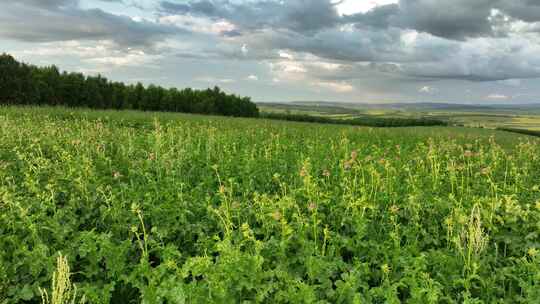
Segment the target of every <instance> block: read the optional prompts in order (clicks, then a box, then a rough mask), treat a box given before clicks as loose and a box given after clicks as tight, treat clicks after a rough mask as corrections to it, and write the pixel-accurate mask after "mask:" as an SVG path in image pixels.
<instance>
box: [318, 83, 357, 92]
mask: <svg viewBox="0 0 540 304" xmlns="http://www.w3.org/2000/svg"><path fill="white" fill-rule="evenodd" d="M312 85H313V86H316V87H321V88H324V89H328V90H331V91H334V92H337V93H350V92H353V91H354V87H353V86H352V85H351V84H350V83H347V82H345V81H341V82H333V81H318V82H313V83H312Z"/></svg>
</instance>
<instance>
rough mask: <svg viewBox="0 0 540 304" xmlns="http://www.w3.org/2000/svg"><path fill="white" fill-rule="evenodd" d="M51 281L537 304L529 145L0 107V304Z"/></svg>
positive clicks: (190, 299) (255, 298) (165, 299)
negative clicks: (62, 279) (64, 262)
mask: <svg viewBox="0 0 540 304" xmlns="http://www.w3.org/2000/svg"><path fill="white" fill-rule="evenodd" d="M60 255H62V256H63V257H66V259H67V261H66V262H67V264H66V265H63V263H61V261H63V260H62V258H60V259H58V257H59V256H60ZM57 261H58V262H57ZM67 267H69V269H70V270H69V271H68V270H67ZM55 273H56V275H54V278H53V274H55ZM60 274H63V276H61V275H60ZM67 274H70V276H67V278H65V276H66V275H67ZM60 277H62V278H64V279H66V281H67V283H66V284H67V285H68V286H70V284H73V287H72V288H71V291H70V290H69V289H68V290H67V291H65V290H64V291H65V292H66V293H69V292H72V293H74V290H75V288H76V290H77V296H76V297H74V298H75V299H74V300H76V303H79V302H80V300H81V299H82V297H83V296H84V298H85V299H86V302H87V303H163V304H165V303H168V304H170V303H540V141H539V139H538V138H534V137H529V136H525V135H518V134H512V133H507V132H501V131H494V130H486V129H473V128H457V127H425V128H422V127H417V128H393V129H385V128H379V129H377V128H366V127H348V126H337V125H317V124H304V123H293V122H281V121H270V120H264V119H249V118H242V119H240V118H224V117H212V116H196V115H183V114H170V113H169V114H164V113H151V112H146V113H143V112H135V111H124V112H117V111H91V110H70V109H65V108H47V107H44V108H38V107H1V108H0V303H1V304H12V303H42V301H44V300H43V298H42V295H43V294H44V293H45V292H47V294H49V295H50V294H54V293H55V291H54V290H51V289H54V288H51V286H52V285H54V284H55V283H54V282H57V281H59V278H60ZM56 286H58V285H56ZM57 294H58V293H57ZM62 303H63V302H62ZM66 303H67V301H66ZM55 304H56V303H55Z"/></svg>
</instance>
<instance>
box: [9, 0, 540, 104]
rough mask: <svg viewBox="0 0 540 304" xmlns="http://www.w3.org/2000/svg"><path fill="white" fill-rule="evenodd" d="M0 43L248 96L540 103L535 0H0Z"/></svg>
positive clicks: (44, 60)
mask: <svg viewBox="0 0 540 304" xmlns="http://www.w3.org/2000/svg"><path fill="white" fill-rule="evenodd" d="M0 1H1V2H2V4H1V7H2V8H1V9H0V52H6V53H9V54H12V55H13V56H15V58H16V59H18V60H21V61H23V62H26V63H31V64H35V65H51V64H55V65H57V66H58V67H59V68H60V69H62V70H67V71H73V72H83V73H85V74H92V75H95V74H101V75H104V76H106V77H108V78H109V79H111V80H115V81H125V82H128V83H136V82H142V83H144V84H150V83H153V84H158V85H162V86H165V87H178V88H184V87H194V88H206V87H213V86H216V85H217V86H219V87H221V88H223V89H224V90H225V91H228V92H233V93H236V94H239V95H243V96H251V97H252V99H253V100H254V101H259V102H263V101H267V102H270V101H273V102H286V101H341V102H350V103H385V102H392V103H394V102H448V103H462V104H479V103H482V104H523V103H540V0H137V1H136V0H17V1H11V0H0Z"/></svg>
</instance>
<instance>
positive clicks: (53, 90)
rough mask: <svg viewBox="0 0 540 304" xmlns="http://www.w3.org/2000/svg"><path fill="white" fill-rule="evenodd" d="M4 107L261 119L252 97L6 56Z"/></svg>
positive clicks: (0, 92)
mask: <svg viewBox="0 0 540 304" xmlns="http://www.w3.org/2000/svg"><path fill="white" fill-rule="evenodd" d="M0 104H12V105H14V104H17V105H55V106H56V105H62V106H69V107H88V108H95V109H137V110H144V111H166V112H184V113H200V114H217V115H225V116H241V117H253V116H258V113H259V110H258V108H257V106H256V105H255V104H254V103H253V102H251V100H250V98H248V97H239V96H236V95H230V94H226V93H224V92H222V91H221V90H220V89H219V88H218V87H215V88H214V89H207V90H193V89H190V88H188V89H183V90H177V89H175V88H171V89H165V88H162V87H159V86H155V85H150V86H148V87H144V86H143V85H142V84H140V83H138V84H136V85H126V84H124V83H122V82H111V81H108V80H107V79H106V78H104V77H101V76H95V77H93V76H84V75H83V74H80V73H66V72H63V73H60V71H59V70H58V68H56V67H55V66H51V67H36V66H32V65H27V64H24V63H19V62H17V61H16V60H15V59H14V58H13V57H12V56H10V55H7V54H3V55H0Z"/></svg>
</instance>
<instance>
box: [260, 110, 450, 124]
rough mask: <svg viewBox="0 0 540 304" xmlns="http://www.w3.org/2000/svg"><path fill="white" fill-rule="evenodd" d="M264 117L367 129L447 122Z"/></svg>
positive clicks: (273, 114) (295, 116)
mask: <svg viewBox="0 0 540 304" xmlns="http://www.w3.org/2000/svg"><path fill="white" fill-rule="evenodd" d="M262 117H264V118H268V119H276V120H286V121H298V122H314V123H321V124H338V125H351V126H367V127H415V126H416V127H421V126H445V125H447V123H446V122H444V121H442V120H436V119H430V118H383V117H375V116H365V117H359V118H352V119H351V118H345V119H339V118H331V117H323V116H313V115H305V114H282V113H264V114H262Z"/></svg>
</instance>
